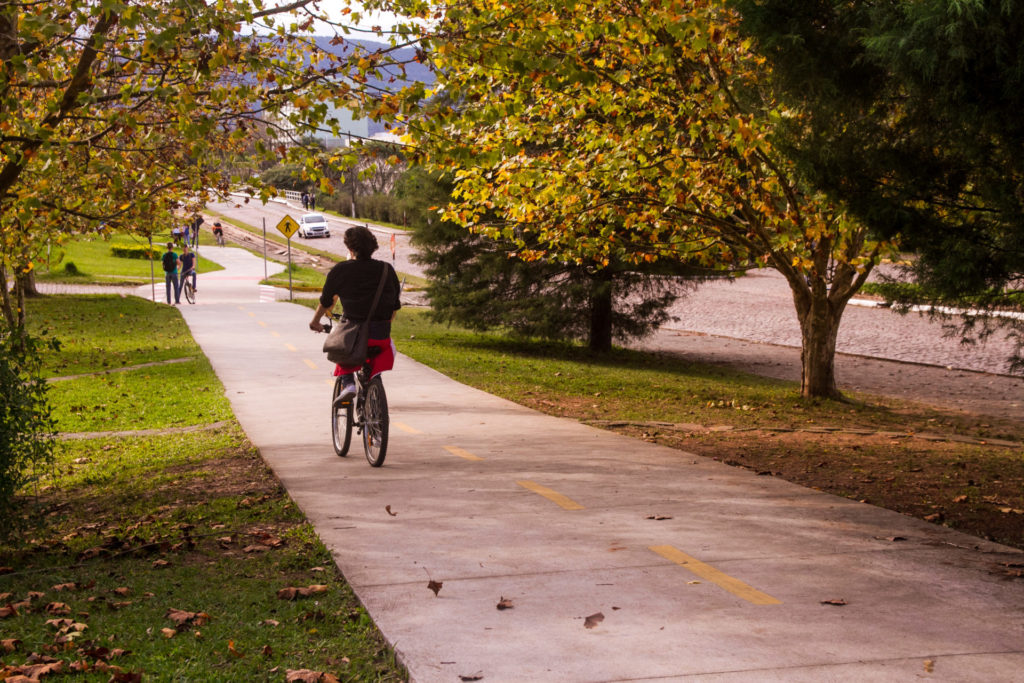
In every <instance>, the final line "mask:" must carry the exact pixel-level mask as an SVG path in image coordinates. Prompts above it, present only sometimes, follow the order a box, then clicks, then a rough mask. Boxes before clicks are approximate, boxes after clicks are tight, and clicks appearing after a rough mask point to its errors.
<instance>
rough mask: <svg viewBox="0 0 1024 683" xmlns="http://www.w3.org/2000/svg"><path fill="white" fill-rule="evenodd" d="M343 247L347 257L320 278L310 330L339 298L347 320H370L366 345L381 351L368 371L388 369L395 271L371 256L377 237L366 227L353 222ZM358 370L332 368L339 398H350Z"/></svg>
mask: <svg viewBox="0 0 1024 683" xmlns="http://www.w3.org/2000/svg"><path fill="white" fill-rule="evenodd" d="M344 241H345V247H346V248H348V251H349V256H350V258H349V260H347V261H341V262H339V263H337V264H335V266H334V267H333V268H331V270H330V272H329V273H327V281H326V282H324V288H323V291H322V292H321V293H320V304H319V305H318V306H317V308H316V312H315V313H314V314H313V320H312V322H310V323H309V329H311V330H313V331H314V332H323V331H324V326H323V325H322V324H321V323H320V319H321V318H322V317H323V316H324V315H325V314H327V313H330V312H331V311H332V310H333V309H334V306H335V304H336V303H337V302H338V301H340V302H341V308H342V311H343V313H344V316H345V318H346V319H347V320H352V321H354V322H362V321H364V320H367V319H369V321H370V344H369V345H370V347H371V348H373V347H379V348H381V352H380V354H379V355H377V356H374V357H373V359H372V360H371V362H370V365H371V370H372V374H374V375H376V374H378V373H380V372H383V371H385V370H390V369H391V368H392V367H393V366H394V363H395V345H394V343H393V342H392V341H391V321H392V319H394V317H395V313H396V312H397V311H398V309H399V308H401V307H402V303H401V301H399V294H400V292H401V287H400V285H399V283H398V275H397V274H396V273H395V269H394V268H392V267H391V264H389V263H386V262H384V261H377V260H375V259H373V258H371V257H372V256H373V252H375V251H377V247H378V246H379V245H378V244H377V238H376V237H374V235H373V233H372V232H370V230H369V229H368V228H365V227H363V226H356V227H354V228H349V229H348V230H346V231H345V238H344ZM385 271H387V272H388V275H387V276H386V277H385V280H384V291H383V292H381V296H380V301H378V302H377V308H376V309H375V310H373V311H370V310H369V308H370V304H371V303H373V297H374V294H376V292H377V286H378V285H379V284H380V278H381V275H382V274H383V273H384V272H385ZM357 370H359V368H358V367H342V366H340V365H339V366H338V367H337V368H335V372H334V374H335V375H336V376H337V375H341V377H342V393H341V394H340V395H339V397H338V398H339V401H345V400H350V399H351V398H352V397H353V396H354V395H355V391H356V388H355V381H354V380H353V378H352V373H354V372H356V371H357Z"/></svg>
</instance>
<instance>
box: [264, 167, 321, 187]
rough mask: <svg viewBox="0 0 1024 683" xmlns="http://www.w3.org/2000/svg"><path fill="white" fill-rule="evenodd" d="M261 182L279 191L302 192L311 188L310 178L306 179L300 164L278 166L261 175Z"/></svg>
mask: <svg viewBox="0 0 1024 683" xmlns="http://www.w3.org/2000/svg"><path fill="white" fill-rule="evenodd" d="M260 181H261V182H263V183H264V184H265V185H268V186H270V187H275V188H277V189H278V190H294V191H296V192H301V191H303V190H306V189H307V188H308V187H309V184H310V181H309V178H308V177H304V173H303V167H302V166H301V165H300V164H278V165H277V166H274V167H272V168H268V169H267V170H266V171H263V173H261V174H260Z"/></svg>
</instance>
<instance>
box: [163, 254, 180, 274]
mask: <svg viewBox="0 0 1024 683" xmlns="http://www.w3.org/2000/svg"><path fill="white" fill-rule="evenodd" d="M177 268H178V255H177V254H175V253H174V252H173V251H165V252H164V272H165V273H173V272H174V271H175V270H177Z"/></svg>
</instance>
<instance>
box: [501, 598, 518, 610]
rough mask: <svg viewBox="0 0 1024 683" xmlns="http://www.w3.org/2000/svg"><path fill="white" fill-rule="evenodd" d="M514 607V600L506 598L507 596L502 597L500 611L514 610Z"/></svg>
mask: <svg viewBox="0 0 1024 683" xmlns="http://www.w3.org/2000/svg"><path fill="white" fill-rule="evenodd" d="M513 607H514V605H513V604H512V598H506V597H505V596H502V597H501V599H500V600H498V609H499V610H503V609H512V608H513Z"/></svg>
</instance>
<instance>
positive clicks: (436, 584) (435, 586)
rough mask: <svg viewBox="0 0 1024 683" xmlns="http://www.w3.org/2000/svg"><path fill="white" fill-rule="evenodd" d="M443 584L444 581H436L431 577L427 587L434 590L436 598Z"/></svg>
mask: <svg viewBox="0 0 1024 683" xmlns="http://www.w3.org/2000/svg"><path fill="white" fill-rule="evenodd" d="M443 585H444V581H434V580H433V579H431V580H430V581H428V582H427V588H429V589H430V590H432V591H434V597H435V598H436V597H437V594H438V593H440V592H441V586H443Z"/></svg>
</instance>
